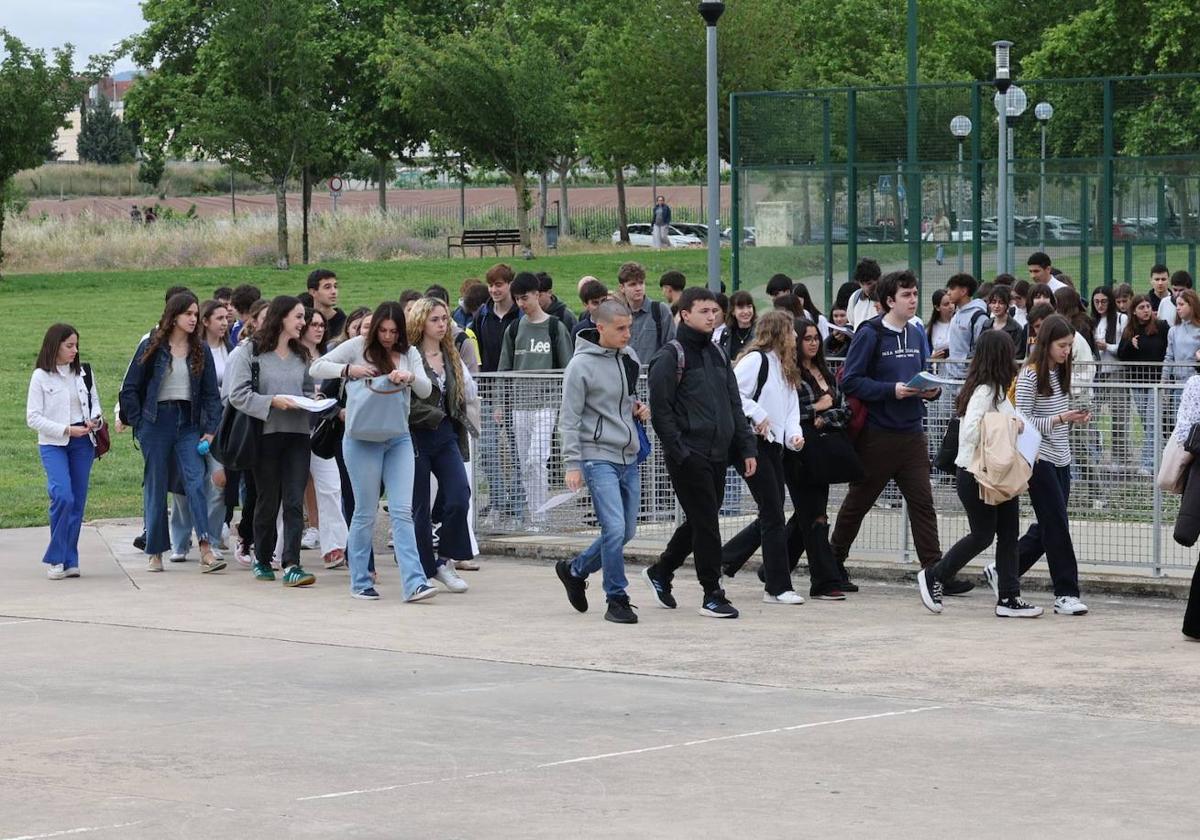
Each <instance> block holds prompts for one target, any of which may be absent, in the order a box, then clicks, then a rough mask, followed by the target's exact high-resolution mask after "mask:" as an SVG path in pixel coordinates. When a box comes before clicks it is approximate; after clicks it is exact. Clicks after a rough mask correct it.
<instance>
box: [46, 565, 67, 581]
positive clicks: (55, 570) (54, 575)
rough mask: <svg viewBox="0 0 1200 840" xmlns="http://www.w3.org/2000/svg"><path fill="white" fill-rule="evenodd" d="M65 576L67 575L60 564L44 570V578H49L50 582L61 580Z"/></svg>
mask: <svg viewBox="0 0 1200 840" xmlns="http://www.w3.org/2000/svg"><path fill="white" fill-rule="evenodd" d="M66 576H67V573H66V571H65V570H64V569H63V564H62V563H55V564H54V565H53V566H51V567H50V568H48V569H46V577H47V578H49V579H50V580H62V579H63V578H65V577H66Z"/></svg>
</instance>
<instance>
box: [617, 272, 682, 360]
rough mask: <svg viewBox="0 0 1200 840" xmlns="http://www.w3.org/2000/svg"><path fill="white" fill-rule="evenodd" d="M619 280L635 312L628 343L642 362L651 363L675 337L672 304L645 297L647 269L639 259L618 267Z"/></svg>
mask: <svg viewBox="0 0 1200 840" xmlns="http://www.w3.org/2000/svg"><path fill="white" fill-rule="evenodd" d="M617 283H618V284H620V287H621V296H622V297H623V298H624V299H625V305H626V306H628V307H629V311H630V312H632V313H633V327H632V338H630V339H629V346H630V347H632V348H633V353H634V355H635V356H637V357H638V359H640V360H641V362H642V364H643V365H645V364H649V360H650V359H653V358H654V354H655V353H657V352H658V351H659V349H660V348H662V347H663V346H664V345H665V344H666V343H667V342H668V341H670V340H671V339H673V338H674V337H675V320H674V319H673V318H672V317H671V307H669V306H667V305H666V304H664V303H663V302H662V301H657V300H654V301H652V300H650V299H649V298H648V297H646V269H644V268H642V267H641V266H640V265H639V264H638V263H635V262H627V263H625V264H624V265H623V266H621V268H620V270H619V271H617Z"/></svg>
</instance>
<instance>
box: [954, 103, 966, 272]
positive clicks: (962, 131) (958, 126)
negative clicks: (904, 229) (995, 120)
mask: <svg viewBox="0 0 1200 840" xmlns="http://www.w3.org/2000/svg"><path fill="white" fill-rule="evenodd" d="M950 133H951V134H953V135H954V139H955V140H957V141H958V182H957V183H956V184H955V185H954V228H955V230H956V231H957V232H958V272H959V273H960V274H961V273H962V272H963V270H964V268H963V229H962V185H963V141H964V140H966V139H967V138H968V137H970V136H971V118H970V117H964V116H962V115H961V114H959V115H958V116H957V117H955V118H954V119H952V120H950Z"/></svg>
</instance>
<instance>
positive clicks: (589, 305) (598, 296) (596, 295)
mask: <svg viewBox="0 0 1200 840" xmlns="http://www.w3.org/2000/svg"><path fill="white" fill-rule="evenodd" d="M608 299H609V294H608V287H607V286H605V285H604V284H603V283H601V282H600V281H599V280H589V281H587V282H586V283H584V284H583V287H582V288H581V289H580V290H579V300H580V301H581V302H582V303H583V314H581V315H580V316H579V321H578V322H576V324H575V328H574V329H572V330H571V339H572V340H574V339H575V338H577V337H578V336H579V334H580V333H581V332H583V331H584V330H588V329H595V327H596V322H595V320H594V319H593V318H592V315H593V313H595V311H596V309H597V308H598V307H599V306H600V304H602V303H604V301H606V300H608Z"/></svg>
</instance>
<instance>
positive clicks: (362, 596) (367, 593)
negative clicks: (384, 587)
mask: <svg viewBox="0 0 1200 840" xmlns="http://www.w3.org/2000/svg"><path fill="white" fill-rule="evenodd" d="M350 597H352V598H357V599H358V600H360V601H378V600H379V593H378V592H376V591H375V587H374V586H368V587H367V588H366V589H361V590H359V591H358V592H351V593H350Z"/></svg>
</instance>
